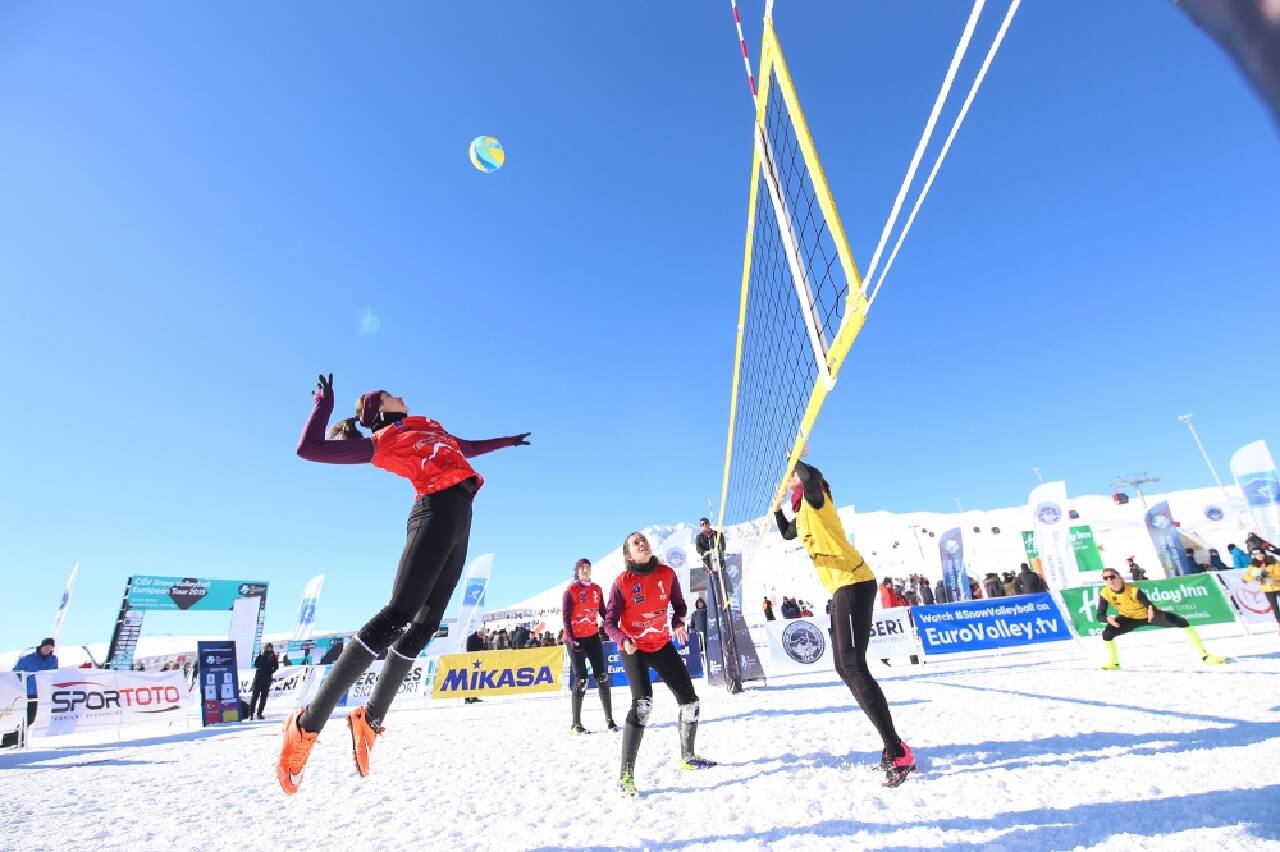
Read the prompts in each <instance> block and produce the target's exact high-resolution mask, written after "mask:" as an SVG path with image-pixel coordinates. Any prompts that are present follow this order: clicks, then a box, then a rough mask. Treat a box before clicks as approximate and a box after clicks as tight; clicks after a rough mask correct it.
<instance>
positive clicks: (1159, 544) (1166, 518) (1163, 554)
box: [1146, 501, 1195, 577]
mask: <svg viewBox="0 0 1280 852" xmlns="http://www.w3.org/2000/svg"><path fill="white" fill-rule="evenodd" d="M1146 521H1147V533H1148V534H1149V535H1150V536H1151V543H1152V544H1153V545H1155V548H1156V556H1157V557H1158V558H1159V559H1160V567H1161V568H1163V569H1164V573H1165V576H1166V577H1180V576H1182V575H1183V574H1191V573H1193V572H1194V570H1195V566H1194V565H1192V564H1191V560H1190V558H1188V557H1187V554H1186V549H1185V548H1183V546H1182V533H1180V532H1178V525H1177V524H1176V523H1175V522H1174V520H1173V512H1172V511H1170V509H1169V503H1168V502H1167V501H1166V502H1160V503H1157V504H1155V505H1154V506H1152V507H1151V508H1150V509H1148V510H1147V514H1146Z"/></svg>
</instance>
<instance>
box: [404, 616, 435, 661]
mask: <svg viewBox="0 0 1280 852" xmlns="http://www.w3.org/2000/svg"><path fill="white" fill-rule="evenodd" d="M439 627H440V625H439V624H420V623H419V622H416V621H415V622H414V623H413V624H410V625H409V629H408V630H406V631H405V632H404V633H403V634H401V636H400V638H399V639H397V640H396V641H395V645H394V646H393V647H394V648H395V651H396V653H398V654H400V655H402V656H405V657H409V658H415V657H417V656H418V655H419V654H421V653H422V649H423V648H425V647H427V643H428V642H430V641H431V637H432V636H435V635H436V630H437V629H439Z"/></svg>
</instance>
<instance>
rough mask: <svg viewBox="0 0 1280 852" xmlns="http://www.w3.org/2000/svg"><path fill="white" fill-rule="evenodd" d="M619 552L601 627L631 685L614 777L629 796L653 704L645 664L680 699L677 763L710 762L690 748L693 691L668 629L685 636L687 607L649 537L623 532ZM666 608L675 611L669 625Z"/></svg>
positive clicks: (700, 765) (694, 727)
mask: <svg viewBox="0 0 1280 852" xmlns="http://www.w3.org/2000/svg"><path fill="white" fill-rule="evenodd" d="M622 557H623V560H624V561H625V563H626V567H625V568H624V570H623V571H622V573H621V574H619V575H618V579H616V580H614V581H613V586H612V588H610V589H609V604H608V606H607V607H606V608H605V616H604V629H605V632H607V633H608V634H609V637H610V638H611V639H613V641H615V642H617V643H618V649H619V650H620V651H621V652H622V667H623V669H625V670H626V673H627V684H628V685H629V686H630V687H631V710H630V712H628V713H627V721H626V725H625V726H624V727H623V730H622V771H621V773H620V775H619V778H618V792H619V793H620V794H622V795H624V796H634V795H636V781H635V768H636V753H637V752H638V751H640V740H641V738H643V737H644V729H645V726H646V725H647V724H649V713H650V711H651V710H652V708H653V685H652V684H651V683H650V682H649V670H650V669H653V670H654V671H655V672H657V674H658V677H659V678H661V679H662V682H663V683H665V684H666V685H667V688H668V689H670V690H671V694H672V695H674V696H675V698H676V703H677V704H678V705H680V726H679V730H680V758H681V759H680V768H681V769H686V770H693V769H708V768H710V767H712V766H715V765H716V763H715V761H713V760H707V759H706V758H703V757H699V756H698V755H697V754H696V753H695V752H694V748H693V746H694V738H695V737H696V736H697V734H698V707H699V704H698V696H697V694H696V693H695V692H694V691H693V681H691V680H690V679H689V672H688V670H687V669H686V668H685V667H684V661H683V660H681V659H680V652H679V651H677V650H676V647H675V645H673V644H671V635H672V633H674V634H675V637H676V638H677V639H679V640H680V643H681V644H682V645H683V644H685V643H686V642H688V641H689V634H688V631H687V629H686V627H685V624H684V617H685V613H686V612H687V611H688V607H687V606H686V605H685V602H684V593H683V592H681V591H680V581H679V580H678V579H676V572H674V571H672V570H671V568H669V567H668V566H666V565H664V564H662V563H661V562H659V561H658V557H656V556H654V555H653V552H652V551H651V550H650V549H649V540H648V539H646V538H645V537H644V535H642V534H641V533H638V532H633V533H629V534H628V535H627V537H626V538H625V539H623V542H622ZM668 609H671V610H673V611H674V612H675V618H673V619H671V621H670V626H668V621H667V610H668Z"/></svg>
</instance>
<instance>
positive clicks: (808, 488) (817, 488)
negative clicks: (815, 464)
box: [796, 461, 827, 509]
mask: <svg viewBox="0 0 1280 852" xmlns="http://www.w3.org/2000/svg"><path fill="white" fill-rule="evenodd" d="M796 476H798V477H800V482H801V483H803V484H804V499H806V500H808V501H809V505H810V506H812V507H813V508H815V509H821V508H822V504H823V503H825V502H826V501H827V495H826V494H824V493H823V492H822V478H821V477H819V476H816V475H815V474H814V470H813V468H812V467H810V466H809V465H807V464H805V463H804V462H802V461H798V462H796Z"/></svg>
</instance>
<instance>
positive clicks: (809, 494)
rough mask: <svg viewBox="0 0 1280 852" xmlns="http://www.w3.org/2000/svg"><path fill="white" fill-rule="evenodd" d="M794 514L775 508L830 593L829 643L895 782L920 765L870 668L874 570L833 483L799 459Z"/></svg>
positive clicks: (888, 778) (889, 780)
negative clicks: (852, 534)
mask: <svg viewBox="0 0 1280 852" xmlns="http://www.w3.org/2000/svg"><path fill="white" fill-rule="evenodd" d="M787 485H788V486H789V488H790V497H791V509H792V510H793V511H794V512H795V520H790V519H788V517H787V515H786V513H784V512H783V511H782V507H781V506H779V507H778V508H777V510H776V511H775V512H774V519H775V520H776V521H777V524H778V531H779V532H780V533H782V537H783V538H784V539H788V540H790V539H794V538H796V537H797V536H799V537H800V539H801V540H802V541H803V542H804V549H805V551H806V552H808V554H809V558H810V559H812V560H813V567H814V570H816V571H817V572H818V579H819V580H820V581H821V582H822V585H823V586H825V587H826V589H827V592H828V594H830V595H831V646H832V651H833V653H834V655H835V666H836V671H837V672H839V673H840V679H841V680H843V681H844V682H845V685H846V686H848V687H849V691H850V692H852V693H853V697H854V698H855V699H856V700H857V702H858V706H859V707H861V708H862V712H863V713H866V714H867V718H868V719H870V720H871V724H872V725H874V726H875V728H876V732H877V733H879V734H880V739H881V741H882V743H883V745H884V749H883V751H881V752H880V764H879V766H880V769H882V770H883V771H884V773H885V780H884V785H885V786H886V787H897V786H898V785H899V784H901V783H902V782H903V781H905V780H906V779H907V776H908V775H909V774H910V773H911V772H912V771H913V770H914V769H915V768H916V758H915V754H914V753H913V752H912V751H911V747H910V746H908V745H907V744H906V743H905V742H903V741H902V739H901V738H900V737H899V736H898V732H897V730H895V728H894V726H893V716H892V714H890V712H889V702H888V701H886V700H885V697H884V692H883V691H882V690H881V689H880V684H879V683H877V682H876V679H875V678H874V677H872V676H871V670H870V669H869V668H867V646H868V644H869V643H870V642H871V618H872V611H873V609H874V608H875V604H876V576H875V574H874V573H873V572H872V571H871V568H870V567H868V566H867V563H866V560H864V559H863V558H862V554H861V553H859V552H858V550H857V548H855V547H854V546H853V545H852V544H850V543H849V537H848V536H847V535H845V531H844V525H843V524H842V523H841V522H840V515H839V514H837V513H836V507H835V501H834V500H833V499H832V497H831V486H830V485H828V484H827V480H826V479H825V478H823V476H822V473H821V471H819V470H818V469H817V468H816V467H813V466H811V465H808V464H805V463H804V462H802V461H800V462H796V468H795V472H794V473H792V474H791V477H790V478H789V480H788V481H787Z"/></svg>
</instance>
